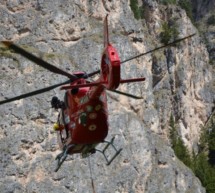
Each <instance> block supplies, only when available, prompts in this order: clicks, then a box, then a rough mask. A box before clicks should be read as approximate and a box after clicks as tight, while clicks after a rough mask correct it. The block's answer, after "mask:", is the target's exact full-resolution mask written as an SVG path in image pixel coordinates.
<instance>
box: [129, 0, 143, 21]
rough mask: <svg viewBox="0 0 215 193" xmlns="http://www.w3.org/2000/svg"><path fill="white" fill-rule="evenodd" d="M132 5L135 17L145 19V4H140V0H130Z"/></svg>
mask: <svg viewBox="0 0 215 193" xmlns="http://www.w3.org/2000/svg"><path fill="white" fill-rule="evenodd" d="M130 7H131V10H132V11H133V13H134V17H135V19H137V20H139V19H143V12H144V9H143V6H139V5H138V0H130Z"/></svg>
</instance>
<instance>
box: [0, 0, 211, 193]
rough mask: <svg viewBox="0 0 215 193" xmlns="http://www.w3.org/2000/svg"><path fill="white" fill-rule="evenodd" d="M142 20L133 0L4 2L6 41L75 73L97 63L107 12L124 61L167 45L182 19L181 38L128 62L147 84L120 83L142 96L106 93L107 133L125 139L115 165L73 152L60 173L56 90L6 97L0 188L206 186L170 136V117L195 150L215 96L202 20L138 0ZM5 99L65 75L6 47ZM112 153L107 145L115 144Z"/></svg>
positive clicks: (1, 95) (127, 68)
mask: <svg viewBox="0 0 215 193" xmlns="http://www.w3.org/2000/svg"><path fill="white" fill-rule="evenodd" d="M138 6H139V7H142V8H143V13H144V14H143V15H141V17H142V19H139V20H137V19H135V15H134V12H133V11H132V9H131V6H130V3H129V1H92V0H89V1H87V0H85V1H78V0H75V1H69V0H66V1H57V0H56V1H42V0H37V1H36V0H31V1H30V0H24V1H3V2H2V4H1V6H0V15H1V17H0V20H1V24H0V25H1V27H0V40H11V41H14V42H15V43H16V44H18V45H20V46H22V47H23V48H25V49H26V50H27V51H29V52H32V53H33V54H35V55H37V56H39V57H41V58H43V59H44V60H46V61H48V62H50V63H52V64H54V65H55V66H57V67H59V68H62V69H65V70H67V71H69V72H73V71H79V70H82V71H87V72H92V71H94V70H96V69H98V68H99V65H100V60H101V53H102V50H103V19H104V17H105V15H106V14H109V26H110V41H111V42H112V44H113V45H114V46H115V47H116V48H117V50H118V52H119V55H120V58H121V60H122V61H123V60H125V59H127V58H129V57H131V56H134V55H138V54H140V53H143V52H146V51H148V50H151V49H153V48H155V47H157V46H160V45H161V36H160V34H161V32H162V31H163V28H162V25H163V23H165V22H166V23H171V21H174V24H175V25H176V26H177V31H178V32H179V33H178V38H182V37H185V36H187V35H190V34H193V33H196V36H194V37H192V38H190V39H187V40H185V41H184V42H181V43H180V44H178V45H176V46H174V47H169V48H165V49H162V50H159V51H157V52H154V53H152V54H148V55H146V56H144V57H141V58H138V59H135V60H133V61H130V62H128V63H125V64H123V66H122V77H123V78H125V77H128V78H131V77H136V76H144V77H146V81H145V82H144V83H134V84H128V85H122V86H120V88H119V89H120V90H121V91H124V92H129V93H132V94H135V95H142V96H143V98H144V99H143V100H134V99H130V98H126V97H125V96H119V95H116V94H113V93H108V108H109V125H110V132H109V135H108V137H107V139H109V140H110V139H111V138H112V137H113V136H115V138H116V139H115V141H116V146H117V147H119V148H123V151H122V152H121V154H120V155H119V156H118V157H117V158H116V159H115V160H114V162H113V163H112V164H111V165H110V166H106V165H105V160H104V158H103V157H102V155H100V154H99V153H96V154H95V155H93V156H92V157H90V166H89V160H87V159H82V158H80V156H79V155H74V156H73V157H70V158H69V159H67V161H66V162H65V163H64V165H63V166H62V168H61V169H60V170H59V171H58V172H57V173H55V172H54V169H55V166H56V162H55V156H56V155H57V154H58V153H59V152H60V151H59V147H58V144H57V138H56V134H55V132H54V131H52V125H53V123H54V122H55V121H56V119H57V112H56V111H55V110H53V109H51V105H50V101H51V98H52V96H58V97H59V98H63V92H62V91H60V90H59V89H54V90H53V91H50V92H47V93H44V94H41V95H37V96H34V97H31V98H27V99H23V100H19V101H16V102H13V103H9V104H5V105H2V106H0V128H1V129H0V150H1V155H0V172H1V176H0V182H1V183H0V192H2V193H9V192H16V193H19V192H20V193H21V192H29V193H33V192H37V193H43V192H44V193H46V192H49V193H55V192H56V193H57V192H63V193H68V192H78V193H82V192H83V193H86V192H92V186H91V175H90V167H91V169H92V178H93V180H94V184H95V189H96V192H100V193H103V192H104V193H109V192H110V193H112V192H120V193H121V192H129V193H131V192H135V193H140V192H141V193H142V192H149V193H153V192H180V193H185V192H189V193H192V192H193V193H197V192H199V193H200V192H201V193H203V192H205V189H204V187H202V185H201V183H200V181H199V179H198V178H197V177H196V176H195V175H194V174H193V173H192V171H191V170H190V169H189V168H188V167H186V166H185V165H184V164H183V163H182V162H181V161H179V160H178V158H177V157H176V156H175V154H174V151H173V150H172V149H171V144H170V141H169V119H170V116H171V114H172V115H173V116H174V118H175V121H176V123H177V124H176V126H177V128H178V130H179V131H180V135H181V137H182V139H183V141H184V143H185V144H186V145H187V146H188V148H189V149H190V151H192V150H194V151H195V150H196V149H197V145H198V142H199V137H200V130H201V126H202V125H204V124H205V122H206V121H207V120H208V118H209V117H210V115H211V113H212V110H213V108H214V101H215V93H214V92H215V89H214V88H215V82H214V67H213V65H210V64H209V61H210V59H209V53H208V50H207V47H206V45H205V42H204V41H203V39H202V38H201V37H200V35H199V31H198V29H197V28H196V27H195V26H194V25H193V24H192V22H191V20H190V18H189V17H187V14H186V12H185V10H183V9H182V8H180V7H178V6H176V5H164V4H161V3H158V2H157V1H143V3H142V2H141V1H139V5H138ZM0 63H1V65H0V69H1V70H0V84H1V90H0V100H3V99H5V98H9V97H13V96H16V95H20V94H22V93H27V92H29V91H32V90H35V89H39V88H43V87H45V86H49V85H52V84H56V83H59V82H63V81H64V80H66V79H65V78H64V77H62V76H59V75H56V74H53V73H51V72H48V71H47V70H45V69H43V68H41V67H38V66H36V65H33V64H32V63H31V62H30V61H28V60H26V59H25V58H23V57H22V56H20V55H17V54H15V53H13V52H12V51H10V50H7V49H6V48H4V47H3V46H2V45H1V47H0ZM110 154H111V152H110Z"/></svg>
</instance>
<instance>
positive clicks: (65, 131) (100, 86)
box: [0, 15, 195, 172]
mask: <svg viewBox="0 0 215 193" xmlns="http://www.w3.org/2000/svg"><path fill="white" fill-rule="evenodd" d="M194 35H195V34H192V35H189V36H187V37H184V38H181V39H178V40H175V41H174V42H172V43H169V44H166V45H163V46H160V47H157V48H155V49H153V50H150V51H148V52H145V53H142V54H139V55H137V56H134V57H131V58H129V59H127V60H124V61H120V57H119V55H118V52H117V50H116V48H115V47H114V46H113V45H112V44H111V43H110V41H109V32H108V15H107V16H106V17H105V19H104V50H103V52H102V57H101V64H100V70H97V71H94V72H91V73H86V72H82V71H78V72H74V73H73V74H71V73H68V72H67V71H64V70H62V69H60V68H58V67H55V66H54V65H52V64H50V63H48V62H46V61H44V60H42V59H41V58H39V57H36V56H34V55H33V54H31V53H29V52H27V51H26V50H24V49H23V48H21V47H19V46H18V45H16V44H14V43H12V42H10V41H2V43H3V44H4V45H5V46H7V47H8V48H9V49H12V50H13V51H14V52H15V53H18V54H20V55H22V56H23V57H25V58H27V59H29V60H30V61H32V62H34V63H35V64H37V65H39V66H42V67H43V68H45V69H47V70H49V71H51V72H53V73H57V74H60V75H63V76H66V77H67V78H68V79H69V80H67V81H65V82H63V83H59V84H55V85H52V86H49V87H46V88H43V89H39V90H36V91H33V92H30V93H27V94H22V95H19V96H16V97H13V98H9V99H6V100H3V101H0V105H2V104H5V103H9V102H12V101H16V100H20V99H23V98H27V97H31V96H34V95H37V94H41V93H44V92H47V91H50V90H52V89H54V88H57V87H60V89H61V90H64V91H65V94H64V100H63V101H61V100H59V99H58V98H57V97H56V96H54V97H53V98H52V100H51V105H52V108H54V109H56V110H58V109H59V110H60V111H59V114H58V118H57V122H56V123H55V124H54V129H55V131H56V133H57V138H58V143H59V146H60V148H61V150H62V152H61V153H60V154H58V155H57V157H56V160H57V168H56V170H55V171H56V172H57V171H58V170H59V168H60V167H61V165H62V164H63V163H64V161H65V160H66V158H67V156H68V155H72V154H81V156H82V157H83V158H86V157H89V156H90V155H92V154H94V153H95V152H100V153H102V155H103V156H104V158H105V160H106V162H107V165H110V164H111V163H112V161H113V160H114V159H115V158H116V157H117V156H118V155H119V154H120V152H121V151H122V148H120V149H117V148H116V146H115V145H114V139H115V138H114V137H113V138H112V139H111V140H110V141H106V140H105V139H106V137H107V135H108V131H109V125H108V107H107V92H106V91H107V90H109V91H112V92H115V93H118V94H121V95H125V96H127V97H131V98H134V99H142V97H139V96H135V95H133V94H129V93H124V92H121V91H118V90H116V89H117V88H118V86H119V85H120V84H124V83H131V82H142V81H145V78H144V77H140V78H132V79H121V74H120V72H121V70H120V69H121V64H123V63H125V62H128V61H130V60H133V59H135V58H138V57H141V56H143V55H146V54H148V53H151V52H154V51H156V50H158V49H161V48H164V47H167V46H171V45H175V44H176V43H177V42H180V41H183V40H185V39H187V38H190V37H192V36H194ZM97 74H100V77H99V78H98V79H97V80H95V81H89V78H91V77H93V76H95V75H97ZM100 143H104V144H105V146H104V148H103V149H102V150H100V149H97V146H98V145H99V144H100ZM110 147H112V148H113V150H114V154H113V155H112V156H111V157H110V156H107V155H106V153H105V152H106V150H107V149H108V148H110Z"/></svg>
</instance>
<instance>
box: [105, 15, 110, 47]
mask: <svg viewBox="0 0 215 193" xmlns="http://www.w3.org/2000/svg"><path fill="white" fill-rule="evenodd" d="M108 45H109V33H108V15H106V17H105V20H104V48H106V47H107V46H108Z"/></svg>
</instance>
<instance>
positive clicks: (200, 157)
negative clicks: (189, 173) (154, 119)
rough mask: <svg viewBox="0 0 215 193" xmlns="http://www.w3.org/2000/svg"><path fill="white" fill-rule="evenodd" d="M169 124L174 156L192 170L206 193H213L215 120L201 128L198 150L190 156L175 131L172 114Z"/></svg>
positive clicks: (214, 190) (214, 179)
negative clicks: (206, 126)
mask: <svg viewBox="0 0 215 193" xmlns="http://www.w3.org/2000/svg"><path fill="white" fill-rule="evenodd" d="M169 126H170V140H171V146H172V148H173V150H174V152H175V154H176V156H177V157H178V158H179V159H180V160H181V161H182V162H183V163H184V164H185V165H187V166H188V167H190V168H191V169H192V170H193V172H194V174H195V175H196V176H197V177H198V178H199V179H200V181H201V183H202V185H203V186H204V187H205V188H206V191H207V193H215V122H214V121H213V119H212V121H211V124H210V126H209V127H208V128H203V129H202V133H201V137H200V142H199V146H198V152H197V153H196V154H195V153H193V155H192V156H191V155H190V153H189V151H188V149H187V147H186V146H185V145H184V143H183V140H182V139H181V137H180V136H179V134H178V132H177V129H176V126H175V121H174V117H173V116H172V115H171V117H170V121H169Z"/></svg>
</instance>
